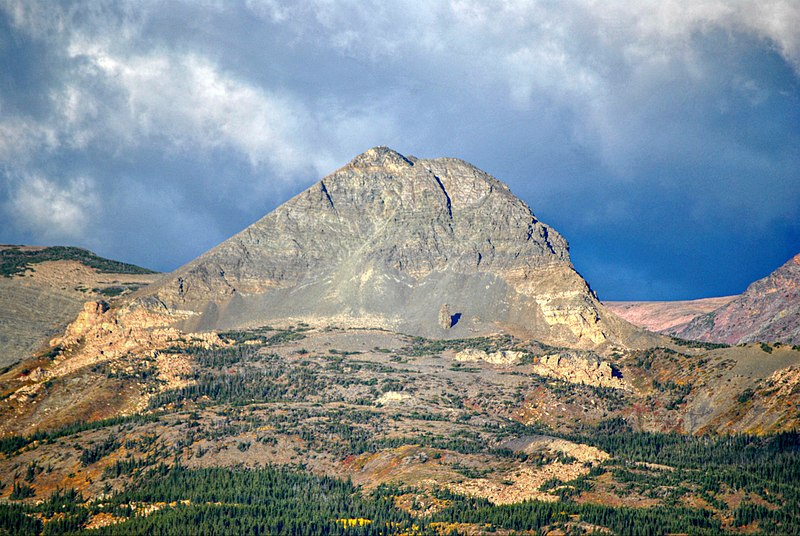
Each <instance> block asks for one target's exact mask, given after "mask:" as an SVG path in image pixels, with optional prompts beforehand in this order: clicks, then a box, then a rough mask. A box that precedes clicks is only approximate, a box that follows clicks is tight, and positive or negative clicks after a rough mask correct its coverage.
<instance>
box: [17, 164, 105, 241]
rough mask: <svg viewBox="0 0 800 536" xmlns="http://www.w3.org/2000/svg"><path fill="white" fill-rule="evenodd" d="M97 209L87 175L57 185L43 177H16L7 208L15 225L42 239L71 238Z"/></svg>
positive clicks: (82, 230)
mask: <svg viewBox="0 0 800 536" xmlns="http://www.w3.org/2000/svg"><path fill="white" fill-rule="evenodd" d="M98 209H99V199H98V197H97V194H96V193H95V186H94V183H93V181H92V180H91V179H89V178H88V177H75V178H72V179H69V180H68V181H67V182H66V184H58V183H57V182H55V181H52V180H49V179H47V178H46V177H42V176H38V175H34V176H27V177H19V178H18V179H17V180H16V181H15V184H14V185H13V187H12V191H11V195H10V199H9V201H8V202H7V204H6V211H7V212H8V213H9V214H10V215H11V216H12V218H14V220H15V221H16V222H17V225H18V226H20V227H22V228H23V229H25V230H29V231H33V232H34V233H36V235H37V236H40V237H42V239H44V240H48V241H50V240H53V241H59V240H73V239H75V238H76V237H80V236H82V235H83V233H84V232H85V231H86V228H87V227H88V226H89V224H90V223H92V222H93V220H94V221H95V222H96V221H97V219H96V218H95V216H96V215H97V214H96V211H97V210H98Z"/></svg>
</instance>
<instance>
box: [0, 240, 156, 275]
mask: <svg viewBox="0 0 800 536" xmlns="http://www.w3.org/2000/svg"><path fill="white" fill-rule="evenodd" d="M47 261H78V262H80V263H81V264H83V265H85V266H88V267H90V268H94V269H95V270H97V271H98V272H101V273H116V274H154V273H156V272H154V271H153V270H148V269H147V268H142V267H141V266H136V265H134V264H128V263H124V262H119V261H114V260H111V259H106V258H103V257H100V256H98V255H96V254H95V253H93V252H91V251H89V250H88V249H83V248H76V247H71V246H22V245H11V244H0V275H3V276H5V277H11V276H12V275H15V274H19V273H22V272H25V271H27V270H30V269H31V265H33V264H37V263H41V262H47Z"/></svg>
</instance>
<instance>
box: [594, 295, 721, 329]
mask: <svg viewBox="0 0 800 536" xmlns="http://www.w3.org/2000/svg"><path fill="white" fill-rule="evenodd" d="M736 298H737V296H722V297H719V298H703V299H699V300H679V301H652V302H633V301H604V302H603V305H604V306H605V307H606V308H607V309H609V310H610V311H611V312H613V313H614V314H615V315H617V316H620V317H622V318H624V319H625V320H627V321H628V322H630V323H631V324H634V325H636V326H641V327H643V328H645V329H648V330H650V331H654V332H658V333H666V334H670V335H672V334H675V333H676V332H677V331H680V330H681V329H683V328H685V327H686V326H687V325H688V324H689V322H691V321H692V320H694V319H695V318H697V317H698V316H700V315H704V314H706V313H710V312H711V311H713V310H715V309H718V308H719V307H722V306H723V305H726V304H727V303H729V302H730V301H732V300H734V299H736Z"/></svg>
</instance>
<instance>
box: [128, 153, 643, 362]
mask: <svg viewBox="0 0 800 536" xmlns="http://www.w3.org/2000/svg"><path fill="white" fill-rule="evenodd" d="M147 295H149V296H151V297H152V296H155V297H157V298H158V300H160V301H161V302H163V303H164V304H166V305H167V306H168V307H169V308H170V309H172V310H180V311H189V312H190V313H191V314H192V316H191V318H190V319H189V320H187V321H185V322H184V323H183V324H182V325H181V327H182V328H184V329H186V330H190V331H196V330H201V329H231V328H241V327H248V326H254V325H259V324H262V325H263V324H265V323H268V322H271V321H275V320H279V319H295V320H303V321H307V322H311V323H318V324H325V323H327V324H336V325H358V326H372V327H381V328H387V329H394V330H398V331H402V332H406V333H411V334H417V335H424V336H430V337H437V338H452V337H463V336H469V335H470V334H485V333H492V332H496V331H498V330H505V331H509V332H511V333H519V334H521V335H524V336H533V337H536V338H539V339H541V340H545V341H549V342H555V343H559V344H569V345H583V346H590V345H598V344H601V343H604V342H605V341H606V340H607V339H609V338H611V339H613V340H615V341H622V340H625V339H628V338H630V337H631V336H632V335H633V334H636V333H637V331H636V330H635V329H634V328H633V327H632V326H630V325H628V324H627V323H625V322H622V321H620V320H619V319H617V318H616V317H614V316H613V315H609V314H607V313H606V312H605V311H604V310H603V308H602V306H601V305H600V303H599V302H598V301H597V299H596V297H595V295H594V293H593V292H592V291H591V289H590V288H589V286H588V285H587V284H586V282H585V281H584V280H583V278H582V277H581V276H580V275H579V274H578V273H577V272H576V271H575V269H574V268H573V266H572V264H571V262H570V259H569V252H568V246H567V243H566V241H565V240H564V238H563V237H561V235H559V234H558V233H557V232H555V231H554V230H553V229H551V228H550V227H548V226H547V225H545V224H543V223H542V222H540V221H538V220H537V219H536V217H535V216H534V215H533V214H532V213H531V211H530V209H529V208H528V206H527V205H526V204H525V203H524V202H522V201H521V200H519V199H518V198H516V197H515V196H514V195H513V194H512V193H511V192H510V191H509V189H508V188H507V187H506V186H505V185H504V184H503V183H501V182H500V181H498V180H497V179H495V178H494V177H492V176H490V175H488V174H487V173H485V172H483V171H481V170H479V169H477V168H475V167H474V166H472V165H470V164H468V163H466V162H463V161H460V160H456V159H450V158H441V159H434V160H423V159H416V158H413V157H410V158H406V157H404V156H403V155H400V154H399V153H397V152H395V151H393V150H391V149H388V148H386V147H377V148H374V149H371V150H369V151H367V152H366V153H364V154H362V155H360V156H358V157H356V158H355V159H354V160H353V161H352V162H350V163H349V164H348V165H346V166H345V167H343V168H341V169H339V170H338V171H336V172H334V173H332V174H331V175H329V176H327V177H325V178H324V179H323V180H321V181H320V182H318V183H317V184H315V185H314V186H312V187H311V188H309V189H308V190H306V191H305V192H303V193H301V194H299V195H298V196H296V197H295V198H293V199H291V200H289V201H288V202H286V203H284V204H283V205H281V206H280V207H278V208H277V209H275V210H274V211H273V212H271V213H270V214H268V215H266V216H265V217H264V218H262V219H261V220H259V221H258V222H256V223H254V224H253V225H251V226H250V227H248V228H247V229H245V230H244V231H242V232H241V233H239V234H237V235H236V236H234V237H232V238H231V239H229V240H227V241H225V242H223V243H222V244H220V245H219V246H217V247H216V248H214V249H212V250H211V251H209V252H208V253H206V254H204V255H202V256H201V257H199V258H198V259H196V260H195V261H193V262H191V263H189V264H187V265H186V266H184V267H182V268H180V269H179V270H177V271H176V272H175V273H174V274H172V275H171V276H170V277H169V278H167V279H165V280H164V281H163V282H162V283H161V284H159V285H158V286H157V287H156V288H155V289H148V291H147V292H146V293H143V294H142V297H146V296H147ZM442 311H449V313H448V314H451V315H452V320H451V321H450V322H445V323H444V324H445V325H440V322H439V317H440V316H441V314H440V313H441V312H442ZM447 324H452V326H448V325H447Z"/></svg>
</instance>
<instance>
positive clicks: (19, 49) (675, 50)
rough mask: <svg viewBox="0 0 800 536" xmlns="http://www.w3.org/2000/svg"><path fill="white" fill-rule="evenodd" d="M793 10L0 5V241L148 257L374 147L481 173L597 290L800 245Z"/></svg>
mask: <svg viewBox="0 0 800 536" xmlns="http://www.w3.org/2000/svg"><path fill="white" fill-rule="evenodd" d="M797 28H800V2H797V1H792V0H786V1H733V0H731V1H721V0H716V1H702V0H701V1H694V0H693V1H688V0H687V1H678V0H663V1H653V2H649V1H648V2H645V1H641V2H632V1H629V0H609V1H608V2H596V1H593V0H575V1H539V0H530V1H524V2H523V1H520V2H513V1H504V2H500V1H484V0H475V1H472V0H452V1H449V2H446V1H442V2H426V3H420V2H404V1H396V2H377V1H376V2H370V1H360V2H356V1H341V2H339V1H333V0H310V1H307V2H297V1H291V2H288V1H287V2H280V1H277V0H263V1H260V0H251V1H247V2H226V1H213V0H207V1H198V0H192V1H186V2H180V1H170V2H152V1H139V0H137V1H135V2H125V1H122V0H115V1H110V2H100V1H98V2H67V3H64V4H59V3H57V2H55V1H42V2H38V1H36V0H24V1H19V2H15V1H13V0H0V242H2V243H31V244H71V245H79V246H83V247H87V248H90V249H92V250H94V251H96V252H97V253H99V254H101V255H104V256H108V257H112V258H116V259H121V260H125V261H129V262H134V263H137V264H141V265H144V266H148V267H151V268H155V269H159V270H171V269H174V268H176V267H177V266H179V265H181V264H183V263H185V262H187V261H189V260H191V259H192V258H194V257H195V256H197V255H199V254H200V253H202V252H203V251H205V250H207V249H209V248H211V247H213V246H214V245H216V244H217V243H219V242H221V241H222V240H224V239H226V238H227V237H229V236H230V235H232V234H234V233H235V232H237V231H239V230H241V229H242V228H244V227H245V226H247V225H249V224H250V223H252V222H254V221H255V220H257V219H258V218H260V217H261V216H263V215H264V214H265V213H267V212H268V211H270V210H271V209H273V208H275V207H276V206H277V205H279V204H280V203H282V202H283V201H285V200H286V199H288V198H289V197H290V196H292V195H294V194H295V193H297V192H299V191H301V190H303V189H305V188H306V187H308V186H310V185H311V184H312V183H314V182H316V181H317V180H318V179H319V178H321V177H322V176H324V175H326V174H327V173H330V172H331V171H333V170H335V169H336V168H338V167H340V166H341V165H343V164H345V163H346V162H348V161H349V160H350V159H352V157H354V156H355V155H357V154H359V153H361V152H363V151H365V150H366V149H368V148H370V147H373V146H376V145H388V146H390V147H392V148H394V149H396V150H398V151H400V152H401V153H404V154H413V155H416V156H419V157H437V156H455V157H459V158H463V159H465V160H467V161H469V162H472V163H473V164H475V165H477V166H478V167H480V168H482V169H484V170H486V171H488V172H490V173H492V174H493V175H495V176H496V177H498V178H499V179H501V180H503V181H504V182H506V183H507V184H509V186H510V187H511V189H512V191H514V192H515V193H516V194H517V195H518V196H519V197H521V198H522V199H524V200H525V201H526V202H527V203H528V204H529V205H530V206H531V208H532V210H533V212H534V213H535V214H536V215H537V217H539V219H541V220H542V221H544V222H546V223H548V224H550V225H552V226H553V227H555V228H556V229H557V230H558V231H559V232H561V233H562V234H563V235H564V236H565V237H566V238H567V239H568V240H569V242H570V245H571V252H572V257H573V262H574V264H575V265H576V267H577V269H578V270H579V271H580V272H581V273H582V274H583V275H584V276H585V277H586V278H587V280H588V281H589V282H590V283H591V284H592V286H593V288H594V289H595V290H596V291H597V292H598V294H599V295H600V297H601V298H602V299H654V300H655V299H685V298H695V297H707V296H716V295H726V294H734V293H739V292H741V291H742V290H744V288H745V287H746V285H747V284H748V283H749V282H751V281H753V280H755V279H758V278H760V277H763V276H765V275H766V274H768V273H769V272H771V271H772V270H773V269H775V268H776V267H778V266H779V265H781V264H782V263H783V262H785V261H786V260H787V259H788V258H789V257H791V256H792V255H794V254H796V253H798V252H800V32H798V31H797Z"/></svg>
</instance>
